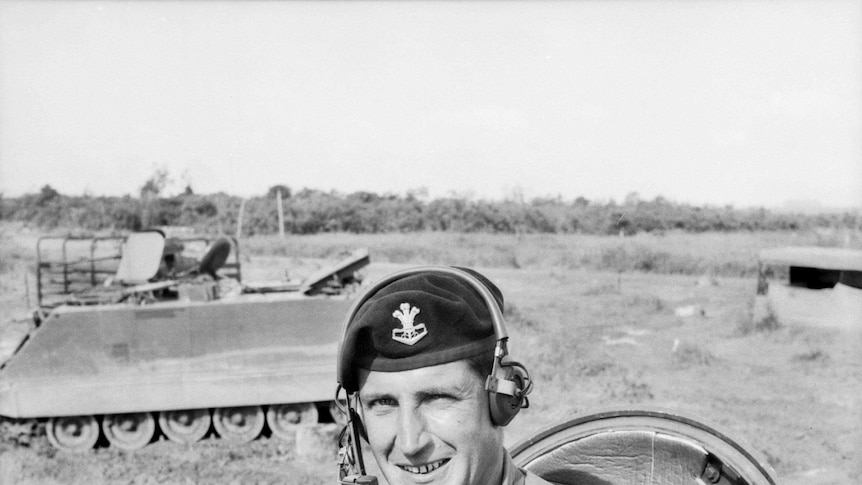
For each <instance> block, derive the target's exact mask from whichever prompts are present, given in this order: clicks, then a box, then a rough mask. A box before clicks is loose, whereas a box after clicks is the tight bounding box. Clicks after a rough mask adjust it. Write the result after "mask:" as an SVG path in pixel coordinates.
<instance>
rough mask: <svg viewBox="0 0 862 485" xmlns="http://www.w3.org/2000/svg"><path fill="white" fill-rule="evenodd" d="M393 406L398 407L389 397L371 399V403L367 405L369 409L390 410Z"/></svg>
mask: <svg viewBox="0 0 862 485" xmlns="http://www.w3.org/2000/svg"><path fill="white" fill-rule="evenodd" d="M395 406H398V401H396V400H395V399H392V398H390V397H380V398H377V399H372V400H371V402H369V403H368V407H369V408H371V409H381V408H392V407H395Z"/></svg>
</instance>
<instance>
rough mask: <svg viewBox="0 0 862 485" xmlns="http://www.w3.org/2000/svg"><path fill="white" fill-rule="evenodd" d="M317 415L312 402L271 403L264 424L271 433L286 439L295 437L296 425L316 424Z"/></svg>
mask: <svg viewBox="0 0 862 485" xmlns="http://www.w3.org/2000/svg"><path fill="white" fill-rule="evenodd" d="M317 417H318V415H317V407H316V406H315V405H314V404H313V403H295V404H273V405H272V406H270V407H269V409H267V411H266V424H268V425H269V429H270V430H271V431H272V434H273V435H275V436H276V437H278V438H281V439H283V440H285V441H288V440H292V439H294V438H295V437H296V428H297V426H302V425H307V424H316V423H317Z"/></svg>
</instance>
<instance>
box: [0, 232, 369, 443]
mask: <svg viewBox="0 0 862 485" xmlns="http://www.w3.org/2000/svg"><path fill="white" fill-rule="evenodd" d="M105 241H109V243H110V245H107V248H106V245H105V244H104V242H105ZM195 241H197V242H200V238H198V239H194V240H192V239H190V240H187V241H186V242H183V241H179V240H171V239H168V240H167V241H166V238H165V236H164V234H163V233H162V232H160V231H145V232H142V233H133V234H131V235H129V236H128V237H127V238H126V239H125V240H123V241H122V244H121V245H119V244H116V243H115V238H89V239H88V238H43V240H40V243H39V244H38V245H37V252H38V255H39V257H38V263H37V271H38V274H37V282H38V289H39V292H38V295H39V303H40V308H39V309H38V310H37V311H36V312H35V314H34V315H35V316H36V318H35V324H36V325H35V327H34V328H33V329H32V331H31V332H30V333H29V334H27V336H26V338H25V339H24V340H23V342H22V343H21V345H20V346H19V347H18V349H17V350H16V352H15V353H14V354H13V355H12V356H11V358H9V359H8V360H6V361H5V362H0V418H11V419H47V425H46V433H47V435H48V439H49V440H50V442H51V443H52V444H53V445H54V446H56V447H57V448H59V449H61V450H64V451H71V452H82V451H86V450H88V449H90V448H92V447H93V446H94V445H95V444H96V443H97V442H98V440H99V438H100V437H104V438H106V439H107V441H108V443H109V444H110V445H111V446H115V447H119V448H122V449H127V450H134V449H138V448H141V447H143V446H145V445H146V444H147V443H149V442H150V441H152V440H153V439H158V437H159V436H161V435H164V436H165V437H167V438H168V439H171V440H173V441H177V442H180V443H185V444H189V443H193V442H195V441H198V440H200V439H201V438H203V437H204V436H206V435H207V434H213V435H217V436H219V437H221V438H222V439H226V440H229V441H234V442H238V443H241V442H246V441H250V440H252V439H254V438H256V437H257V436H258V435H259V434H260V433H261V432H262V431H263V430H264V429H265V428H266V427H268V428H269V430H270V431H271V433H272V435H274V436H276V437H278V438H284V439H292V438H293V436H294V434H295V433H296V431H297V429H298V427H299V426H302V425H305V424H312V423H317V422H318V421H319V420H320V421H333V420H337V419H338V418H339V417H340V416H338V413H336V412H335V410H334V406H333V404H334V403H333V398H334V395H333V394H334V383H335V382H336V378H335V362H336V353H337V349H338V339H339V336H340V335H339V332H340V329H341V321H342V319H343V318H344V315H345V314H346V313H347V311H348V309H349V307H350V304H351V301H352V295H351V288H354V287H355V286H356V285H358V284H359V282H360V281H361V276H360V275H359V273H358V271H359V270H360V269H361V268H362V267H364V266H365V265H367V264H368V262H369V258H368V252H367V251H366V250H358V251H355V252H353V253H352V254H351V255H350V256H348V257H347V258H345V259H343V260H341V261H339V262H338V263H336V264H334V265H331V266H328V267H323V268H321V269H320V270H318V271H317V272H315V273H314V274H312V275H311V276H309V277H308V278H306V279H304V280H299V281H296V280H289V281H277V282H264V283H256V284H246V283H243V282H242V281H241V279H240V268H239V257H238V247H237V243H236V241H235V240H230V239H228V238H224V237H221V238H218V239H216V240H215V241H212V242H209V241H205V242H206V244H207V245H208V246H207V248H203V247H201V248H200V252H199V255H198V256H197V257H193V256H186V255H185V253H183V252H182V251H183V250H185V249H188V248H189V247H191V246H192V244H193V243H194V242H195ZM43 243H44V244H43ZM76 245H77V247H78V248H83V249H84V250H85V251H84V253H85V254H84V256H83V257H82V256H81V252H82V251H77V254H76V251H75V249H76ZM115 247H119V248H120V251H119V253H118V254H116V255H112V254H111V250H112V248H115ZM200 255H202V256H200ZM231 255H232V256H233V257H232V258H231V257H230V256H231Z"/></svg>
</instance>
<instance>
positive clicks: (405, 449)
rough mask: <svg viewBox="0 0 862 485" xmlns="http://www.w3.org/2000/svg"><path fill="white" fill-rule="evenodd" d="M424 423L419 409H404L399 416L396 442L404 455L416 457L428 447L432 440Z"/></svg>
mask: <svg viewBox="0 0 862 485" xmlns="http://www.w3.org/2000/svg"><path fill="white" fill-rule="evenodd" d="M426 425H427V423H426V422H425V418H424V416H422V413H421V411H419V410H407V409H405V410H404V411H403V412H402V413H401V415H400V416H399V423H398V439H397V441H396V444H397V445H398V448H399V449H400V450H401V453H402V454H403V455H404V456H405V457H407V458H412V457H417V456H420V455H421V454H422V453H423V452H425V451H428V450H429V449H430V447H431V443H432V441H431V435H430V434H429V432H428V429H427V426H426Z"/></svg>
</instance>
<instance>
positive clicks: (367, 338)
mask: <svg viewBox="0 0 862 485" xmlns="http://www.w3.org/2000/svg"><path fill="white" fill-rule="evenodd" d="M457 269H460V270H462V271H465V272H467V273H469V274H470V275H472V276H474V277H476V279H478V280H479V281H480V282H481V283H482V284H484V285H485V286H486V287H487V288H488V290H490V292H491V294H492V295H493V296H494V298H495V300H496V301H497V305H498V306H499V307H500V310H501V312H502V309H503V295H502V293H501V292H500V290H499V289H498V288H497V287H496V286H495V285H494V284H493V283H491V281H490V280H488V279H487V278H485V277H484V276H483V275H481V274H479V273H478V272H476V271H474V270H471V269H468V268H457ZM364 297H365V301H364V302H363V303H362V304H361V306H360V307H359V308H358V309H357V310H356V311H355V312H354V315H353V318H352V319H351V320H350V321H349V322H347V325H346V329H345V332H344V336H343V339H342V342H341V351H340V352H339V359H340V361H339V363H338V365H339V378H340V380H341V381H342V382H340V384H341V386H342V387H344V389H345V390H347V391H348V392H355V391H357V390H358V387H359V383H358V376H357V374H358V373H357V369H366V370H372V371H381V372H399V371H405V370H411V369H418V368H421V367H429V366H433V365H439V364H446V363H449V362H454V361H456V360H462V359H467V358H470V357H474V356H476V355H479V354H481V353H483V352H486V351H491V350H492V349H493V348H494V344H495V343H496V340H497V339H496V335H495V333H494V323H493V320H492V318H491V312H490V311H489V310H488V308H487V306H486V305H485V300H484V299H483V298H482V296H481V294H480V293H479V292H477V291H476V289H474V288H473V287H472V286H471V285H470V283H469V282H467V281H465V280H464V279H463V278H461V277H458V276H455V275H451V274H448V273H441V272H434V271H433V270H431V271H427V272H421V273H417V274H414V275H410V276H406V277H404V278H401V279H397V280H395V281H392V282H391V283H389V284H387V285H386V286H384V287H382V288H380V289H378V290H377V291H376V292H375V293H374V294H372V295H364ZM360 298H362V297H360Z"/></svg>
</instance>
